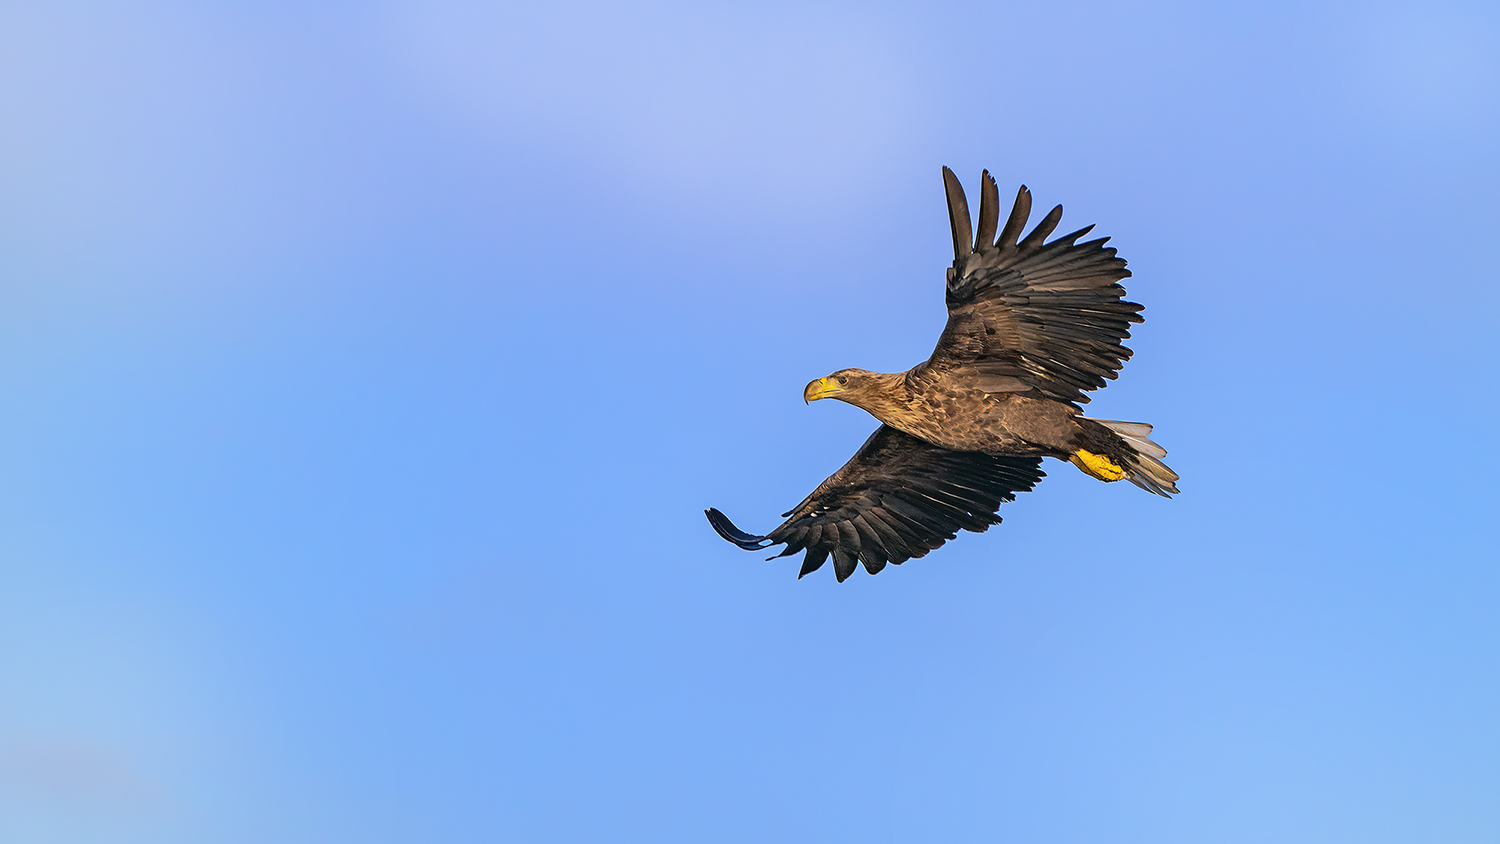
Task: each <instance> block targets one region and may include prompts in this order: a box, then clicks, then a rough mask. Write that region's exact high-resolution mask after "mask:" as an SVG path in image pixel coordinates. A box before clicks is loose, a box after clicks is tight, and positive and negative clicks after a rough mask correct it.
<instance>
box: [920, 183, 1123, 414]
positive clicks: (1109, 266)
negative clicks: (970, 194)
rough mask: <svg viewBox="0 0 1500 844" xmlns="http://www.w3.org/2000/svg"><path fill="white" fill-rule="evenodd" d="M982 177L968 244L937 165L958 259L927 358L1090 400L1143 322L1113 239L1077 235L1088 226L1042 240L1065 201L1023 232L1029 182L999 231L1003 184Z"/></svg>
mask: <svg viewBox="0 0 1500 844" xmlns="http://www.w3.org/2000/svg"><path fill="white" fill-rule="evenodd" d="M980 181H981V185H980V187H981V197H980V207H979V229H978V232H977V233H976V234H975V235H974V245H973V247H972V249H971V248H969V246H968V240H969V232H970V221H969V218H968V205H967V203H966V202H965V201H964V195H963V188H962V186H960V185H959V184H958V179H957V178H956V177H955V176H954V175H953V171H952V170H949V169H948V168H946V167H944V168H943V184H944V190H945V192H946V194H947V199H948V215H949V222H950V226H951V228H952V233H953V243H954V261H953V266H952V268H950V269H949V270H948V283H947V296H946V298H947V304H948V325H947V326H946V327H945V328H944V330H943V335H942V337H941V338H939V340H938V344H937V348H936V349H934V350H933V353H932V358H931V359H930V360H929V365H933V366H938V367H941V368H943V369H954V368H961V367H967V368H969V369H971V370H972V374H973V375H975V376H976V377H978V378H980V379H981V385H982V387H983V389H987V390H992V391H995V392H1030V393H1031V394H1032V395H1034V396H1037V397H1046V398H1052V399H1056V400H1059V401H1066V402H1072V403H1086V402H1088V400H1089V399H1088V396H1086V395H1084V394H1085V393H1087V392H1089V391H1091V390H1096V389H1099V388H1100V387H1103V386H1104V385H1105V382H1106V380H1107V379H1113V378H1115V377H1116V375H1117V374H1118V373H1119V370H1120V368H1121V367H1122V366H1123V365H1124V362H1125V361H1126V360H1128V359H1129V358H1130V354H1131V352H1130V349H1128V348H1126V347H1125V346H1124V345H1123V341H1124V340H1125V339H1127V338H1129V337H1130V330H1129V327H1130V325H1131V324H1133V323H1140V322H1142V321H1143V319H1142V317H1141V316H1140V312H1141V310H1142V308H1141V306H1140V305H1138V304H1136V303H1134V302H1127V301H1125V300H1124V298H1123V297H1124V295H1125V288H1124V287H1122V286H1121V285H1120V284H1119V282H1120V281H1121V280H1123V279H1126V278H1129V277H1130V271H1129V270H1128V269H1126V268H1125V261H1124V260H1123V259H1121V258H1119V257H1118V256H1117V255H1116V250H1115V249H1114V248H1112V247H1107V246H1105V244H1106V243H1107V242H1108V241H1109V238H1099V239H1096V240H1090V241H1086V242H1083V243H1079V242H1078V240H1079V238H1081V237H1083V236H1084V235H1086V234H1088V233H1089V232H1090V231H1091V230H1092V229H1093V226H1088V227H1086V228H1082V229H1079V230H1078V231H1076V232H1073V233H1071V234H1068V235H1064V236H1062V237H1059V238H1057V239H1055V240H1053V241H1051V242H1046V239H1047V237H1049V236H1050V235H1051V234H1052V232H1053V231H1054V230H1055V229H1056V228H1057V224H1058V223H1059V222H1060V221H1061V219H1062V206H1061V205H1059V206H1057V207H1055V208H1053V209H1052V210H1051V211H1050V212H1048V214H1047V216H1046V217H1044V218H1043V219H1042V221H1041V222H1039V223H1038V224H1037V226H1036V228H1034V229H1032V231H1031V233H1030V234H1028V235H1026V236H1025V237H1024V238H1023V237H1021V233H1022V231H1024V230H1025V227H1026V222H1027V219H1028V218H1029V217H1030V216H1031V191H1029V190H1027V188H1026V186H1025V185H1022V186H1021V188H1020V190H1019V191H1017V193H1016V200H1015V203H1014V205H1013V206H1012V207H1011V212H1010V215H1009V216H1008V217H1007V218H1006V220H1005V224H1004V226H1003V227H1000V231H999V234H998V236H996V234H995V230H996V227H997V223H998V220H999V216H1000V215H999V209H1000V205H999V203H1000V197H999V191H998V189H997V188H996V186H995V180H994V178H993V177H991V176H990V173H989V171H988V170H986V171H984V174H983V176H982V178H981V180H980ZM992 237H993V238H995V239H994V240H993V241H991V238H992ZM961 242H962V243H963V248H959V244H960V243H961Z"/></svg>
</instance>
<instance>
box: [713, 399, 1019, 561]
mask: <svg viewBox="0 0 1500 844" xmlns="http://www.w3.org/2000/svg"><path fill="white" fill-rule="evenodd" d="M1041 463H1042V460H1041V458H1040V457H1015V456H1002V457H994V456H991V455H988V454H980V453H977V452H970V451H950V450H948V449H945V448H939V447H938V446H935V445H933V444H931V443H929V442H927V441H926V440H922V439H918V438H917V437H914V436H912V435H910V434H906V433H903V432H901V431H898V430H896V429H895V428H892V427H890V426H888V425H881V426H880V428H878V429H877V430H876V431H875V433H874V434H872V435H871V436H870V438H869V439H868V440H866V441H865V444H864V445H863V446H861V447H860V449H859V451H858V452H856V453H855V455H854V457H853V458H851V459H850V460H849V462H848V463H845V464H844V466H843V468H841V469H839V470H838V471H837V472H834V473H833V474H832V475H830V476H829V478H828V479H827V480H825V481H823V483H821V484H819V485H818V488H817V489H815V490H813V493H812V495H809V496H808V497H807V498H805V499H803V501H802V503H801V504H799V505H797V507H796V509H794V510H792V511H791V512H789V513H784V514H782V515H785V516H789V517H790V518H788V519H787V520H786V521H785V522H782V523H781V526H780V527H778V528H776V529H775V530H773V531H771V532H770V533H768V534H766V535H765V536H755V535H754V534H749V533H745V532H744V531H742V530H740V529H739V528H737V527H735V526H734V523H733V522H731V521H729V518H728V517H727V516H725V515H724V514H723V513H721V512H719V511H718V510H715V509H708V510H705V511H704V513H705V514H706V515H707V516H708V521H709V523H710V524H712V525H713V527H714V530H716V531H718V532H719V535H720V536H722V537H724V538H725V539H727V540H729V541H730V542H733V543H734V544H736V545H738V546H740V547H741V548H744V549H745V550H747V551H754V550H758V549H761V548H768V547H770V546H772V545H779V544H783V543H784V544H785V545H786V549H785V550H783V551H782V552H781V553H780V554H777V555H776V556H777V557H785V556H787V555H789V554H795V553H797V552H798V551H801V550H803V549H806V550H807V555H806V556H805V557H803V559H802V571H801V572H800V573H799V574H798V575H797V577H799V578H800V577H802V576H803V575H805V574H808V573H810V572H814V571H817V570H818V569H819V568H820V567H822V565H823V563H824V562H826V561H827V560H828V557H829V556H830V555H831V556H832V557H833V571H834V575H835V576H836V577H838V579H839V582H840V583H842V582H843V581H844V580H845V579H846V578H848V577H849V575H851V574H853V573H854V567H855V565H854V564H855V562H856V561H859V562H862V563H864V565H865V570H866V571H868V572H869V573H870V574H875V573H877V572H879V571H880V570H881V569H883V568H885V566H886V563H895V564H897V565H900V564H901V563H904V562H906V561H907V560H910V559H912V558H913V557H921V556H923V555H924V554H926V553H927V552H928V551H931V550H932V549H934V548H937V547H939V546H941V545H942V544H943V543H944V542H947V541H948V540H950V539H952V538H953V537H954V536H956V535H957V533H958V531H959V529H960V528H961V529H963V530H971V531H974V532H976V533H979V532H982V531H985V530H988V529H989V527H990V525H994V524H999V523H1000V517H999V516H997V515H995V511H996V510H999V509H1000V505H1001V504H1002V503H1003V502H1006V501H1014V500H1015V497H1016V493H1018V492H1026V491H1027V490H1030V489H1031V488H1032V487H1034V486H1036V483H1037V481H1040V480H1041V479H1042V477H1043V476H1044V475H1045V473H1044V472H1042V470H1041V468H1040V467H1041ZM770 559H775V557H772V558H770Z"/></svg>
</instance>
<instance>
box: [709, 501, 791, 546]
mask: <svg viewBox="0 0 1500 844" xmlns="http://www.w3.org/2000/svg"><path fill="white" fill-rule="evenodd" d="M703 515H705V516H707V517H708V523H709V525H710V526H712V527H713V529H714V532H715V533H717V534H718V535H719V536H721V537H723V538H724V539H726V540H728V541H729V542H731V543H733V544H735V545H737V546H739V547H741V548H743V549H745V550H746V551H760V550H763V549H765V548H769V547H770V546H772V545H775V544H776V543H774V542H771V541H770V540H769V539H768V538H767V537H764V536H756V535H755V534H753V533H746V532H744V531H742V530H740V529H739V528H738V527H735V524H734V522H731V521H730V520H729V517H728V516H726V515H724V514H723V513H722V512H721V511H720V510H719V509H718V508H717V507H710V508H708V509H707V510H704V511H703Z"/></svg>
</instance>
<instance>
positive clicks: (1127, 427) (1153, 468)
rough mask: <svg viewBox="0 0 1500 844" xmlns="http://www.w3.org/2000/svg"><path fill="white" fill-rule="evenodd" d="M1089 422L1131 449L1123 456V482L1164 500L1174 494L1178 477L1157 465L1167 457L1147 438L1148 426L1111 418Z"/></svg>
mask: <svg viewBox="0 0 1500 844" xmlns="http://www.w3.org/2000/svg"><path fill="white" fill-rule="evenodd" d="M1081 418H1088V417H1081ZM1089 421H1091V422H1098V423H1099V424H1100V425H1103V426H1104V427H1106V428H1108V429H1110V430H1111V431H1114V432H1115V433H1116V434H1117V435H1119V437H1120V439H1122V440H1124V441H1125V444H1126V445H1128V446H1130V448H1131V449H1132V451H1133V453H1132V454H1130V455H1127V456H1126V458H1125V462H1124V466H1123V468H1124V469H1125V480H1127V481H1130V482H1131V483H1133V484H1135V485H1136V486H1138V487H1140V488H1141V489H1144V490H1145V491H1147V492H1154V493H1156V494H1157V495H1162V496H1166V497H1167V498H1171V497H1172V496H1173V495H1175V494H1177V486H1176V483H1177V480H1178V475H1177V473H1176V472H1174V471H1172V470H1171V469H1169V468H1167V464H1165V463H1163V462H1161V458H1163V457H1166V456H1167V450H1166V449H1164V448H1162V447H1161V446H1159V445H1157V444H1156V443H1154V442H1152V441H1151V440H1150V439H1149V438H1148V437H1147V435H1148V434H1150V433H1151V426H1150V425H1148V424H1146V423H1145V422H1116V421H1114V420H1113V419H1090V420H1089Z"/></svg>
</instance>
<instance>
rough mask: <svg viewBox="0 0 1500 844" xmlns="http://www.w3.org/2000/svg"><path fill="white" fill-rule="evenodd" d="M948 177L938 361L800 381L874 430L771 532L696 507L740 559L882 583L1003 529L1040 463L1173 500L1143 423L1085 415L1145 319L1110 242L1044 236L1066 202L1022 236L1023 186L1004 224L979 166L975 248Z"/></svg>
mask: <svg viewBox="0 0 1500 844" xmlns="http://www.w3.org/2000/svg"><path fill="white" fill-rule="evenodd" d="M943 183H944V187H945V189H946V192H947V197H948V217H949V223H950V225H951V227H952V231H953V252H954V261H953V266H952V268H950V269H949V270H948V282H947V293H946V300H947V305H948V323H947V325H946V326H945V327H944V328H943V333H942V335H941V336H940V337H939V338H938V343H937V347H936V348H935V349H933V352H932V356H931V357H930V358H928V359H927V360H926V361H925V362H923V363H921V364H918V365H917V366H915V367H913V368H911V369H909V370H907V371H906V372H898V373H879V372H866V371H864V370H862V369H843V370H840V371H838V372H835V373H833V374H832V375H829V376H827V377H825V378H819V379H817V380H815V381H813V382H812V383H810V384H808V385H807V388H806V389H805V390H804V391H803V396H804V398H806V399H807V400H808V401H814V400H817V399H821V398H836V399H839V400H840V401H845V402H848V403H850V404H853V405H855V406H856V407H860V408H863V409H864V410H866V411H868V412H869V413H870V414H871V415H872V416H874V417H875V418H876V419H879V420H880V421H881V423H883V424H882V425H881V427H880V428H879V429H878V430H876V432H875V433H874V434H873V435H872V436H871V437H870V439H869V440H868V441H866V442H865V444H864V446H862V447H861V448H860V450H859V451H858V452H857V453H856V454H855V455H854V457H853V458H852V459H851V460H850V461H849V462H848V463H847V464H845V465H844V467H843V468H841V469H839V470H838V471H837V472H835V473H834V474H833V475H832V476H830V477H829V478H828V479H827V480H825V481H824V482H823V483H822V484H820V485H819V486H818V488H817V489H816V490H814V491H813V493H812V494H811V495H809V496H808V497H807V498H806V499H805V500H804V501H803V502H802V503H801V504H800V505H798V506H797V507H796V508H795V509H793V510H792V511H790V512H788V513H786V514H784V515H786V516H788V517H789V518H788V519H787V520H786V521H785V522H783V523H782V524H781V525H780V526H779V527H777V528H776V529H775V530H773V531H771V532H770V533H769V534H767V535H765V536H755V535H753V534H747V533H745V532H743V531H741V530H739V529H738V528H737V527H735V526H734V524H733V523H732V522H730V521H729V519H728V518H727V517H725V516H724V514H723V513H721V512H719V511H718V510H715V509H709V510H707V511H705V512H706V514H707V515H708V519H709V522H710V523H711V524H712V525H713V527H714V529H715V530H716V531H718V533H719V535H720V536H723V537H724V538H725V539H727V540H729V541H730V542H733V543H735V544H736V545H739V546H740V547H742V548H746V549H755V548H766V547H769V546H771V545H776V544H785V545H786V548H785V549H784V550H783V551H782V552H781V554H779V555H778V556H786V555H788V554H793V553H796V552H797V551H800V550H804V549H806V551H807V554H806V556H805V557H804V559H803V564H802V572H801V575H805V574H808V573H809V572H812V571H815V570H817V569H818V568H819V567H821V566H822V565H823V563H824V562H825V561H826V560H827V559H828V558H829V557H830V556H831V557H832V558H833V561H834V573H835V575H836V576H837V578H838V579H839V580H840V581H843V580H844V579H845V578H847V577H849V575H850V574H852V573H853V572H854V569H855V562H856V561H858V562H862V563H863V564H864V566H865V569H866V570H867V571H869V572H870V573H871V574H875V573H876V572H878V571H880V570H881V569H883V568H884V567H885V566H886V564H887V563H896V564H900V563H902V562H904V561H906V560H908V559H911V558H913V557H920V556H923V555H924V554H926V553H927V552H928V551H930V550H932V549H934V548H937V547H938V546H940V545H942V544H943V542H945V541H947V540H949V539H952V538H953V537H954V536H955V535H956V532H957V530H958V529H960V528H962V529H964V530H971V531H975V532H980V531H984V530H986V529H987V528H989V526H990V525H993V524H998V523H999V522H1000V517H999V516H998V515H996V511H997V510H998V509H999V507H1000V504H1001V503H1003V502H1005V501H1012V500H1014V499H1015V494H1016V493H1017V492H1025V491H1027V490H1030V489H1031V488H1032V487H1033V486H1035V485H1036V483H1037V481H1039V480H1041V479H1042V477H1043V474H1044V473H1043V472H1042V471H1041V468H1040V465H1041V458H1043V457H1055V458H1059V459H1063V460H1069V461H1071V462H1072V463H1074V465H1076V466H1078V467H1079V468H1080V469H1082V470H1083V471H1084V472H1085V473H1087V474H1089V475H1092V476H1094V477H1096V478H1099V479H1100V480H1105V481H1114V480H1121V479H1124V480H1129V481H1130V482H1132V483H1134V484H1135V485H1137V486H1139V487H1141V488H1142V489H1145V490H1147V491H1150V492H1154V493H1157V494H1160V495H1163V496H1168V497H1170V494H1171V493H1175V492H1177V488H1176V486H1175V482H1176V481H1177V475H1176V473H1174V472H1173V471H1172V470H1171V469H1168V468H1167V467H1166V465H1165V464H1163V463H1162V462H1161V460H1160V458H1161V457H1163V456H1165V455H1166V451H1165V450H1163V449H1162V448H1161V447H1160V446H1158V445H1156V444H1155V443H1154V442H1152V441H1151V440H1150V439H1148V438H1147V435H1148V434H1149V433H1150V432H1151V426H1150V425H1146V424H1144V423H1140V422H1114V421H1110V420H1103V419H1089V418H1087V417H1084V416H1081V415H1079V407H1078V406H1079V404H1081V403H1084V402H1087V401H1088V400H1089V399H1088V396H1086V395H1085V393H1086V392H1088V391H1091V390H1095V389H1098V388H1100V387H1103V386H1104V383H1105V380H1106V379H1113V378H1114V377H1116V374H1117V373H1118V372H1119V370H1120V367H1121V366H1122V365H1123V363H1124V361H1125V360H1126V359H1128V358H1129V357H1130V350H1129V349H1127V348H1125V346H1123V345H1122V341H1123V340H1124V339H1126V338H1128V337H1129V336H1130V332H1129V330H1128V329H1129V325H1130V324H1131V323H1138V322H1141V321H1142V320H1141V316H1140V311H1141V306H1140V305H1137V304H1134V303H1132V302H1126V301H1124V299H1123V298H1122V297H1123V296H1124V294H1125V288H1123V287H1121V286H1120V284H1119V281H1120V280H1121V279H1124V278H1127V277H1129V275H1130V271H1129V270H1127V269H1125V261H1124V260H1122V259H1120V258H1118V257H1116V256H1115V250H1114V249H1112V248H1108V247H1106V246H1105V245H1104V244H1105V243H1106V242H1107V241H1108V238H1100V239H1097V240H1091V241H1087V242H1084V243H1078V239H1079V238H1080V237H1082V236H1083V235H1085V234H1087V233H1088V232H1089V231H1090V230H1091V229H1092V228H1093V226H1089V227H1087V228H1083V229H1080V230H1078V231H1076V232H1073V233H1072V234H1069V235H1064V236H1063V237H1060V238H1057V239H1056V240H1053V241H1051V242H1050V243H1049V242H1045V241H1046V239H1047V237H1048V236H1049V235H1051V234H1052V232H1053V230H1054V229H1056V228H1057V223H1058V221H1059V220H1060V219H1061V218H1062V206H1061V205H1059V206H1057V207H1056V208H1053V209H1052V211H1051V212H1049V213H1048V214H1047V216H1046V217H1044V218H1043V219H1042V221H1041V222H1040V223H1038V224H1037V227H1036V228H1035V229H1033V230H1032V231H1031V233H1030V234H1028V235H1026V237H1025V238H1022V237H1021V232H1022V230H1023V229H1024V228H1025V226H1026V220H1027V218H1028V217H1029V216H1030V213H1031V192H1030V191H1028V190H1027V189H1026V188H1025V186H1022V187H1021V189H1020V191H1019V193H1017V195H1016V201H1015V205H1014V206H1013V207H1012V209H1011V212H1010V216H1009V218H1007V220H1006V221H1005V225H1004V227H1003V228H1000V226H999V207H1000V205H999V202H1000V200H999V192H998V190H997V189H996V186H995V181H994V179H992V178H990V174H989V172H988V171H985V173H984V175H983V177H982V180H981V183H980V188H981V196H980V206H979V230H978V232H977V233H976V234H973V235H972V245H970V243H971V228H970V226H971V220H970V216H969V206H968V202H967V200H966V198H965V196H964V192H963V188H962V186H960V185H959V183H958V179H957V178H956V177H955V176H954V175H953V172H952V171H951V170H949V169H948V168H946V167H944V168H943ZM997 228H998V229H999V235H998V239H996V240H992V238H996V230H997ZM801 575H798V576H799V577H800V576H801Z"/></svg>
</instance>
